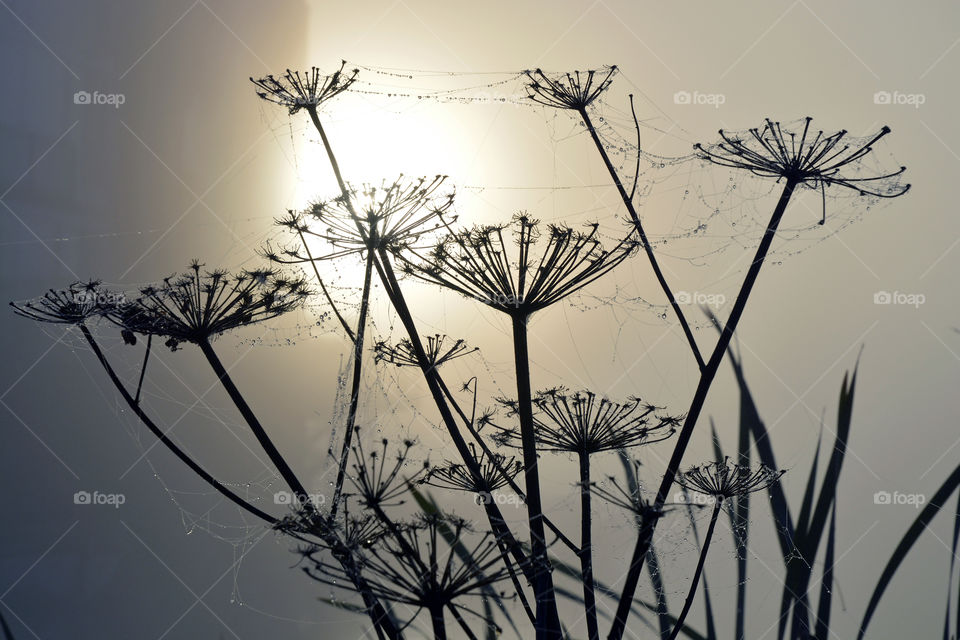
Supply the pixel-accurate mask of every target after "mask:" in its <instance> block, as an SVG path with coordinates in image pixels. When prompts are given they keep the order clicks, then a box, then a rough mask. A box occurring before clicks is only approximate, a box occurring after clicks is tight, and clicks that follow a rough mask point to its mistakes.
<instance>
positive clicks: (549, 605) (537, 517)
mask: <svg viewBox="0 0 960 640" xmlns="http://www.w3.org/2000/svg"><path fill="white" fill-rule="evenodd" d="M511 320H512V321H513V352H514V364H515V366H516V372H517V413H518V414H519V417H520V439H521V442H522V445H523V477H524V486H525V488H526V491H527V500H526V502H527V518H528V520H529V522H530V552H531V556H532V560H533V567H534V581H533V592H534V595H535V597H536V599H537V625H536V630H537V640H541V639H544V640H545V639H547V638H551V639H552V638H560V637H561V636H560V634H561V630H560V618H559V615H558V613H557V602H556V594H555V593H554V590H553V577H552V576H551V575H550V561H549V559H548V558H547V541H546V536H545V535H544V531H543V505H542V503H541V500H540V473H539V471H538V468H537V463H538V459H537V441H536V436H535V433H534V423H533V399H532V394H531V385H530V353H529V347H528V344H527V320H528V316H527V315H526V314H521V313H517V314H514V315H512V316H511Z"/></svg>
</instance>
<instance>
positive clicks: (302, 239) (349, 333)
mask: <svg viewBox="0 0 960 640" xmlns="http://www.w3.org/2000/svg"><path fill="white" fill-rule="evenodd" d="M297 235H298V236H300V246H302V247H303V250H304V251H306V252H307V259H308V260H309V262H310V266H312V267H313V274H314V275H315V276H316V277H317V282H318V283H319V284H320V290H321V291H323V297H324V298H326V299H327V304H329V305H330V308H331V309H333V314H334V315H335V316H337V320H339V321H340V326H341V327H343V330H344V331H345V332H346V333H347V336H348V337H349V338H350V342H356V341H357V338H356V336H354V335H353V329H351V328H350V325H349V324H347V320H346V318H344V317H343V315H342V314H341V313H340V310H339V309H337V305H336V304H334V302H333V298H332V297H330V292H329V291H327V285H325V284H324V283H323V278H321V277H320V269H318V268H317V261H316V260H315V259H314V257H313V254H312V253H310V247H309V245H307V239H306V238H305V237H304V235H303V231H300V230H299V229H298V230H297Z"/></svg>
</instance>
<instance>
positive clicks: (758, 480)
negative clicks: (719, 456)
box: [677, 456, 785, 500]
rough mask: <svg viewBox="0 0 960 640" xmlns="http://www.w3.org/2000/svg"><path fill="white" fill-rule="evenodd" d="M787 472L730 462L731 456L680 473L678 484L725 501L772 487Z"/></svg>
mask: <svg viewBox="0 0 960 640" xmlns="http://www.w3.org/2000/svg"><path fill="white" fill-rule="evenodd" d="M784 473H785V472H784V471H776V470H774V469H771V468H770V467H768V466H766V465H762V464H761V465H760V466H758V467H757V468H756V469H751V468H750V467H747V466H742V465H739V464H731V463H730V457H729V456H728V457H726V458H724V459H723V461H722V462H721V461H717V462H709V463H706V464H703V465H700V466H698V467H691V468H690V469H688V470H687V471H684V472H682V473H680V474H678V475H677V484H679V485H680V486H681V487H684V488H685V489H689V490H691V491H697V492H699V493H702V494H705V495H708V496H713V497H714V498H716V499H718V500H724V499H726V498H732V497H734V496H741V495H745V494H748V493H753V492H755V491H764V490H765V489H769V488H770V486H771V485H773V483H775V482H777V481H778V480H779V479H780V476H782V475H783V474H784Z"/></svg>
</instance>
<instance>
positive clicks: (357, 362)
mask: <svg viewBox="0 0 960 640" xmlns="http://www.w3.org/2000/svg"><path fill="white" fill-rule="evenodd" d="M366 262H367V264H366V267H365V269H364V272H363V292H362V293H361V297H360V317H359V319H357V333H356V336H357V337H356V340H354V342H353V382H352V384H351V386H350V407H349V409H348V410H347V432H346V433H345V434H344V436H343V448H342V449H341V451H340V466H339V468H338V469H337V481H336V484H335V485H334V490H333V500H332V501H331V506H330V517H331V518H333V517H335V516H336V515H337V507H338V506H340V495H341V493H342V492H343V480H344V477H345V476H346V472H347V458H348V457H349V454H350V443H351V442H352V441H353V431H354V425H355V424H356V422H357V406H358V405H359V403H360V382H361V380H362V378H363V337H364V334H365V333H366V325H367V312H368V310H369V308H370V277H371V274H372V272H373V252H372V251H368V252H367V260H366Z"/></svg>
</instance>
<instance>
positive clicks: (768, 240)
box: [607, 180, 797, 640]
mask: <svg viewBox="0 0 960 640" xmlns="http://www.w3.org/2000/svg"><path fill="white" fill-rule="evenodd" d="M796 185H797V183H796V182H794V181H793V180H787V182H786V184H785V185H784V187H783V192H782V193H781V194H780V199H779V201H778V202H777V206H776V208H775V209H774V210H773V215H772V216H771V217H770V223H769V224H768V225H767V229H766V231H764V233H763V238H762V239H761V240H760V245H759V246H758V247H757V253H756V255H755V256H754V259H753V262H752V263H751V264H750V268H749V269H748V270H747V275H746V277H745V278H744V280H743V284H742V285H741V287H740V292H739V293H738V294H737V299H736V301H735V302H734V305H733V309H732V311H731V312H730V317H729V318H728V319H727V323H726V324H725V325H724V327H723V331H722V332H721V333H720V338H719V339H718V340H717V344H716V347H714V350H713V354H712V355H711V356H710V360H709V362H708V363H707V366H706V368H705V369H704V370H703V372H702V373H701V374H700V382H699V384H698V385H697V390H696V392H695V393H694V396H693V401H692V402H691V403H690V410H689V411H688V412H687V417H686V418H685V419H684V421H683V427H682V428H681V429H680V435H679V436H678V437H677V442H676V445H675V446H674V450H673V455H672V456H671V457H670V462H669V463H668V464H667V470H666V473H664V475H663V480H662V482H661V483H660V488H659V490H658V491H657V497H656V500H655V501H654V505H653V511H652V512H653V513H657V512H659V510H660V508H661V507H663V505H664V503H665V502H666V500H667V493H668V492H669V491H670V487H672V486H673V481H674V480H675V479H676V477H677V473H678V472H679V470H680V462H681V461H682V460H683V454H684V452H686V449H687V445H688V444H689V443H690V437H691V436H692V435H693V429H694V427H695V426H696V424H697V419H698V418H699V417H700V411H701V410H702V409H703V405H704V402H705V401H706V399H707V393H708V392H709V390H710V385H711V384H712V383H713V379H714V378H715V377H716V375H717V370H718V369H719V368H720V363H721V362H723V356H724V354H725V352H726V349H727V347H728V346H729V345H730V340H731V339H732V338H733V333H734V331H736V329H737V324H738V323H739V322H740V317H741V316H742V315H743V310H744V308H745V307H746V305H747V299H748V298H749V297H750V292H751V291H752V290H753V285H754V284H755V283H756V281H757V276H759V275H760V268H761V267H762V266H763V261H764V260H765V259H766V257H767V253H768V252H769V251H770V245H771V244H772V243H773V238H774V236H776V234H777V227H778V226H779V225H780V220H781V219H782V218H783V214H784V212H785V211H786V209H787V205H788V204H789V203H790V198H791V196H792V195H793V190H794V188H795V187H796ZM656 526H657V522H656V519H653V520H649V521H645V522H643V523H642V525H641V528H640V533H639V535H638V536H637V544H636V546H634V549H633V558H632V559H631V561H630V570H629V571H628V572H627V578H626V580H625V582H624V587H623V591H622V592H621V594H620V602H619V604H618V605H617V614H616V616H615V618H614V622H613V625H612V627H611V629H610V633H609V635H608V636H607V637H608V639H609V640H620V638H621V637H622V636H623V631H624V629H625V628H626V622H627V616H629V615H630V605H631V603H632V601H633V595H634V593H635V592H636V590H637V583H638V581H639V578H640V571H641V569H642V567H643V559H644V557H646V555H647V549H649V548H650V541H651V540H652V539H653V531H654V529H655V528H656Z"/></svg>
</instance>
